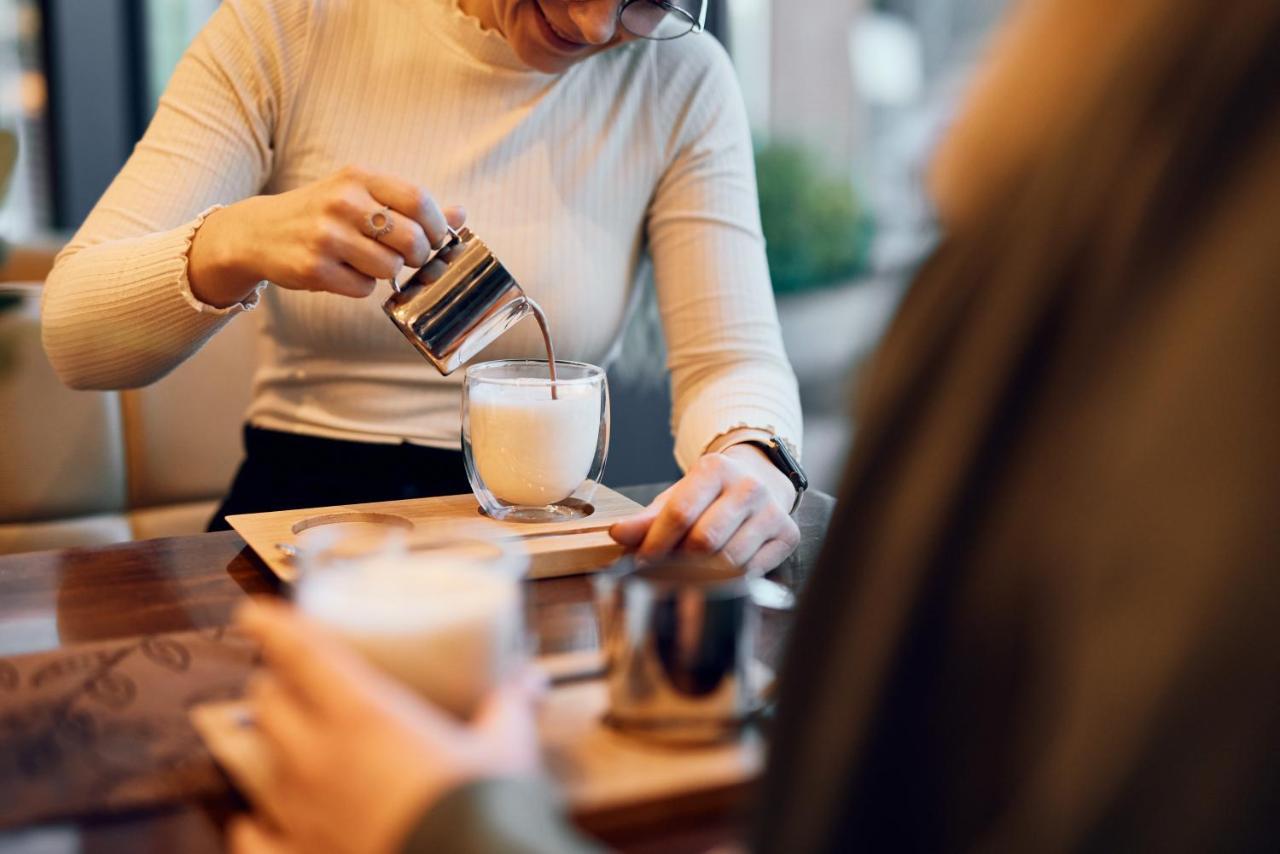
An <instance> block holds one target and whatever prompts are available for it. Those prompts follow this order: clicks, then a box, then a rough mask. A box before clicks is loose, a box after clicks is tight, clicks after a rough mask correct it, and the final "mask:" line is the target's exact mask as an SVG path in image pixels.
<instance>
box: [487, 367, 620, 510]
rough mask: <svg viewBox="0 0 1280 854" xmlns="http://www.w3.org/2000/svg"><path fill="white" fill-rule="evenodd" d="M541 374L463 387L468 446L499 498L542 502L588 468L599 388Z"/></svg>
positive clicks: (571, 485) (561, 494) (571, 486)
mask: <svg viewBox="0 0 1280 854" xmlns="http://www.w3.org/2000/svg"><path fill="white" fill-rule="evenodd" d="M558 390H559V394H558V396H557V397H555V398H549V397H547V386H546V382H545V381H532V382H530V383H528V384H522V383H519V382H504V383H502V384H493V385H483V384H481V385H477V386H475V387H473V388H472V389H471V390H470V391H469V402H468V417H469V418H470V422H471V427H470V431H471V452H472V456H473V458H474V461H475V466H476V469H477V473H478V474H479V475H480V479H481V480H482V481H484V485H485V486H486V487H487V488H488V489H489V491H490V492H492V493H493V494H494V495H495V496H497V497H498V498H499V499H501V500H502V501H505V502H507V503H509V504H517V505H522V506H534V507H537V506H543V505H547V504H554V503H556V502H558V501H563V500H564V499H566V498H568V497H569V496H570V495H571V494H572V493H573V491H574V490H575V489H577V488H578V487H579V486H580V485H581V484H582V482H583V481H584V480H586V478H587V475H588V474H589V473H590V471H591V464H592V462H593V461H594V460H595V455H596V444H597V442H598V440H599V437H600V406H601V400H600V388H599V386H594V385H591V386H578V385H572V384H569V383H561V384H560V386H559V389H558Z"/></svg>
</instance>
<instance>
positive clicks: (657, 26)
mask: <svg viewBox="0 0 1280 854" xmlns="http://www.w3.org/2000/svg"><path fill="white" fill-rule="evenodd" d="M706 22H707V4H706V2H705V1H704V0H623V3H622V6H621V8H619V9H618V23H619V24H621V25H622V28H623V29H624V30H626V31H627V32H629V33H631V35H633V36H639V37H640V38H642V39H654V40H656V41H669V40H671V39H678V38H680V37H681V36H687V35H688V34H689V33H700V32H702V28H703V26H704V25H705V24H706Z"/></svg>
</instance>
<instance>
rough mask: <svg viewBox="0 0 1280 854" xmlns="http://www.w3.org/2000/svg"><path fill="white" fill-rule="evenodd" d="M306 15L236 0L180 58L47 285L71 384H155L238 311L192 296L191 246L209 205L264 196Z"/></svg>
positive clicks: (292, 7) (49, 323)
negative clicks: (150, 118)
mask: <svg viewBox="0 0 1280 854" xmlns="http://www.w3.org/2000/svg"><path fill="white" fill-rule="evenodd" d="M309 17H310V5H309V4H308V3H305V2H301V0H296V2H287V3H271V4H266V3H257V2H247V1H246V0H228V2H225V3H223V4H221V6H220V8H219V9H218V11H217V12H216V13H215V14H214V16H213V18H212V19H211V20H210V22H209V24H208V25H207V26H206V27H205V29H204V30H203V31H202V32H201V33H200V35H199V36H198V37H197V39H196V41H195V42H194V43H193V44H192V46H191V48H190V49H189V50H188V51H187V54H186V55H185V56H184V57H183V59H182V62H181V63H180V64H179V66H178V68H177V70H176V71H175V73H174V76H173V79H172V81H171V82H170V85H169V88H168V90H167V91H166V92H165V95H164V97H163V98H162V99H161V102H160V106H159V109H158V110H157V112H156V116H155V119H154V120H153V121H152V123H151V125H150V127H149V128H148V129H147V132H146V135H145V136H144V137H143V139H142V141H141V142H140V143H139V144H138V146H137V148H136V149H135V151H134V153H133V155H132V156H131V157H130V158H129V161H128V162H127V163H126V164H125V166H124V169H123V170H122V171H121V173H120V174H119V175H118V176H117V177H116V179H115V180H114V181H113V182H112V184H111V186H110V187H109V188H108V189H107V191H106V193H105V194H104V195H103V197H102V199H101V200H100V201H99V202H98V204H97V205H96V206H95V208H94V210H93V212H92V213H91V214H90V215H89V217H88V219H87V220H86V221H85V223H84V224H83V226H82V227H81V228H80V230H79V232H78V233H77V234H76V235H75V237H74V239H73V240H72V242H71V243H70V244H69V245H68V246H67V247H66V249H64V250H63V251H62V252H61V253H60V254H59V256H58V260H57V263H56V265H55V267H54V269H53V272H52V273H51V274H50V276H49V278H48V280H47V282H46V286H45V292H44V310H43V318H44V320H43V324H44V326H43V334H44V343H45V349H46V350H47V351H48V353H49V358H50V361H51V362H52V363H53V365H54V368H55V369H56V370H57V372H58V374H59V376H60V377H62V379H63V380H64V381H65V382H67V383H68V384H69V385H72V386H74V387H77V388H112V387H127V386H137V385H143V384H145V383H148V382H151V381H153V380H155V379H157V378H159V377H161V376H163V375H164V374H165V373H167V372H168V371H170V370H172V369H173V368H174V367H175V366H176V365H178V364H179V363H180V362H181V361H182V360H183V359H185V358H186V357H187V356H189V355H191V354H192V353H193V352H195V351H196V350H197V349H199V347H200V346H201V345H202V344H203V343H204V341H205V340H207V339H208V338H209V337H210V336H211V335H213V333H214V332H216V331H217V330H218V329H219V328H220V327H221V326H223V325H224V324H225V323H226V322H227V321H228V319H229V318H230V316H231V315H233V314H234V313H236V312H237V311H239V310H240V307H239V306H238V305H232V306H230V307H226V308H214V307H212V306H210V305H207V304H205V303H202V302H200V301H199V300H198V299H196V298H195V297H194V296H193V295H192V293H191V289H190V284H189V282H188V279H187V253H188V249H189V247H190V245H191V242H192V239H193V237H194V235H195V234H196V231H197V229H198V228H199V227H200V225H201V223H202V222H203V221H204V212H207V211H208V210H209V209H210V208H212V207H214V206H216V205H222V204H227V203H230V202H233V201H235V200H237V199H242V198H245V197H246V196H250V195H252V194H254V193H256V192H258V191H259V190H260V188H261V187H262V186H263V184H264V183H265V182H266V181H267V178H268V176H269V175H270V174H271V170H272V166H273V157H274V150H273V145H274V143H275V140H276V134H277V130H278V126H279V123H280V120H281V117H282V115H283V114H284V113H285V112H286V111H287V109H288V103H287V100H288V97H289V92H290V90H291V88H292V85H291V81H292V80H293V79H295V75H297V73H298V71H299V66H300V64H301V63H302V61H303V59H304V57H303V56H302V53H303V50H304V47H305V45H306V41H307V39H306V28H307V27H308V26H309Z"/></svg>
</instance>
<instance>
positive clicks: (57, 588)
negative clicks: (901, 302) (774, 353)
mask: <svg viewBox="0 0 1280 854" xmlns="http://www.w3.org/2000/svg"><path fill="white" fill-rule="evenodd" d="M661 488H662V486H657V485H655V486H641V487H629V488H625V489H622V490H620V491H621V492H623V493H625V494H626V495H628V496H629V497H631V498H633V499H635V500H637V501H640V502H641V503H644V502H647V501H648V500H649V499H651V498H652V497H653V496H654V495H656V494H657V493H658V491H659V490H660V489H661ZM833 504H834V502H833V500H832V499H831V498H830V496H827V495H823V494H821V493H814V492H811V493H809V494H808V495H806V497H805V500H804V503H803V505H802V506H801V508H800V511H799V514H798V517H797V518H798V520H799V522H800V526H801V531H802V537H803V538H802V542H801V545H800V548H799V549H798V550H797V552H796V554H795V555H793V556H792V557H791V558H790V559H788V561H787V562H786V563H784V564H783V565H782V566H781V567H779V569H778V570H777V571H776V572H775V574H774V575H773V577H774V578H775V579H777V580H778V581H780V582H782V583H784V584H787V585H788V586H792V587H795V586H798V585H799V584H800V583H801V582H802V581H803V579H804V577H805V576H806V574H807V573H808V571H809V569H810V568H811V567H812V566H813V563H814V561H815V559H816V557H817V552H818V549H819V547H820V544H821V540H822V537H823V534H824V533H825V530H826V524H827V520H828V518H829V517H830V514H831V508H832V506H833ZM274 592H276V585H275V583H274V581H273V580H272V578H271V576H269V574H268V573H266V572H265V570H264V567H263V565H262V563H261V562H260V561H259V560H258V558H257V557H256V556H255V555H254V554H253V553H252V552H251V551H250V550H249V549H247V548H246V547H245V545H244V542H243V541H242V540H241V539H240V537H239V536H238V535H237V534H235V533H234V532H226V533H217V534H201V535H198V536H192V537H174V538H169V539H159V540H146V541H142V542H136V543H126V544H121V545H117V546H106V547H102V548H85V549H67V550H64V551H51V552H34V553H31V554H24V555H12V556H7V557H0V656H12V655H18V654H22V653H29V652H39V651H45V650H58V649H63V648H66V647H70V646H73V645H75V644H80V643H85V642H91V641H104V640H113V639H118V638H127V637H132V636H137V635H144V634H152V633H158V632H176V631H186V630H191V629H199V628H208V627H214V626H221V625H225V624H226V623H227V622H228V620H229V618H230V615H231V613H232V610H233V609H234V607H235V606H236V604H237V603H238V602H240V601H241V600H242V599H243V598H244V597H245V596H247V595H259V594H271V593H274ZM528 598H529V602H530V615H531V620H532V622H533V624H534V625H535V627H536V629H537V631H538V634H539V637H540V643H541V646H542V650H541V651H542V652H543V653H550V652H567V651H572V650H579V649H592V648H594V647H595V646H596V620H595V613H594V610H593V606H592V600H591V587H590V583H589V581H588V580H587V579H586V578H584V577H570V578H558V579H548V580H543V581H537V582H530V583H529V587H528ZM785 629H786V620H785V618H781V617H775V618H769V619H766V623H765V632H764V643H763V645H762V646H763V654H764V657H765V658H766V660H768V659H772V658H776V656H777V654H778V651H779V648H780V645H781V641H782V638H783V635H784V633H785ZM2 795H3V793H0V797H2ZM745 796H746V793H745V792H739V793H735V794H734V797H732V798H729V799H724V798H721V799H713V800H712V801H710V802H706V803H684V804H680V805H671V808H670V809H663V810H661V811H658V812H651V813H650V814H647V815H646V814H636V815H628V816H618V817H615V818H614V819H611V820H609V821H606V822H603V823H601V824H599V826H593V827H589V828H588V829H589V830H590V831H592V832H594V833H596V834H597V835H599V836H601V837H603V838H604V839H605V840H606V841H608V842H609V843H611V844H613V845H615V846H617V847H620V848H623V849H626V850H630V851H655V852H656V851H663V852H664V854H674V852H678V851H702V850H706V849H707V848H709V847H711V846H712V845H714V844H717V843H722V842H725V841H733V840H734V839H736V838H738V837H739V835H740V832H741V828H742V826H743V822H742V817H741V815H740V814H739V810H738V807H740V805H741V804H742V801H743V800H744V799H745ZM241 807H242V805H241V804H240V803H239V802H238V800H237V799H236V797H235V795H234V793H233V792H231V790H230V789H229V788H228V789H226V790H224V791H222V792H220V793H218V794H216V795H214V796H212V797H208V798H203V799H201V800H199V801H193V800H190V799H187V800H178V801H176V802H175V803H172V804H169V805H167V806H163V807H157V808H152V809H148V810H145V811H137V812H132V813H127V814H124V815H116V816H96V817H95V816H89V817H84V818H79V819H76V820H71V821H64V822H59V823H56V824H46V825H41V826H36V827H29V828H19V829H16V830H9V831H6V832H2V833H0V852H27V851H42V852H43V851H57V852H61V851H79V852H83V854H98V852H114V851H128V852H147V851H157V852H171V851H181V852H189V853H190V854H196V853H197V852H204V851H220V850H221V849H222V829H223V826H224V825H225V821H226V818H227V817H228V816H229V815H231V814H232V813H234V812H235V811H236V810H237V809H239V808H241Z"/></svg>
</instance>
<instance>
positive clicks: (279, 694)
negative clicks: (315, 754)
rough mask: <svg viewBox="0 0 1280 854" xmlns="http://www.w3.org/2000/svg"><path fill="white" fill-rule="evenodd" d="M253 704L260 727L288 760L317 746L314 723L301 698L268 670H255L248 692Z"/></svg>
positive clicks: (279, 754)
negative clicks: (269, 673) (300, 702)
mask: <svg viewBox="0 0 1280 854" xmlns="http://www.w3.org/2000/svg"><path fill="white" fill-rule="evenodd" d="M248 699H249V704H250V706H251V707H252V709H253V719H254V722H255V724H256V725H257V728H258V730H259V731H260V732H261V733H262V735H263V737H264V738H266V739H267V741H269V742H270V743H271V745H272V747H274V748H275V753H276V755H277V756H278V757H280V758H281V759H283V760H284V761H286V762H288V761H290V760H291V759H292V758H294V757H297V756H300V755H304V754H305V753H307V751H308V749H309V747H310V746H313V740H312V736H311V731H312V728H313V727H312V724H311V722H310V720H309V719H308V717H307V713H306V711H305V710H304V708H303V707H302V706H300V705H299V704H298V702H297V700H296V699H295V698H294V697H293V696H292V695H291V694H289V693H288V692H287V691H285V690H284V688H282V687H281V685H280V683H279V681H277V680H276V679H275V678H274V677H272V676H269V675H267V674H265V673H259V674H255V676H254V678H253V681H252V683H251V685H250V688H249V692H248Z"/></svg>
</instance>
